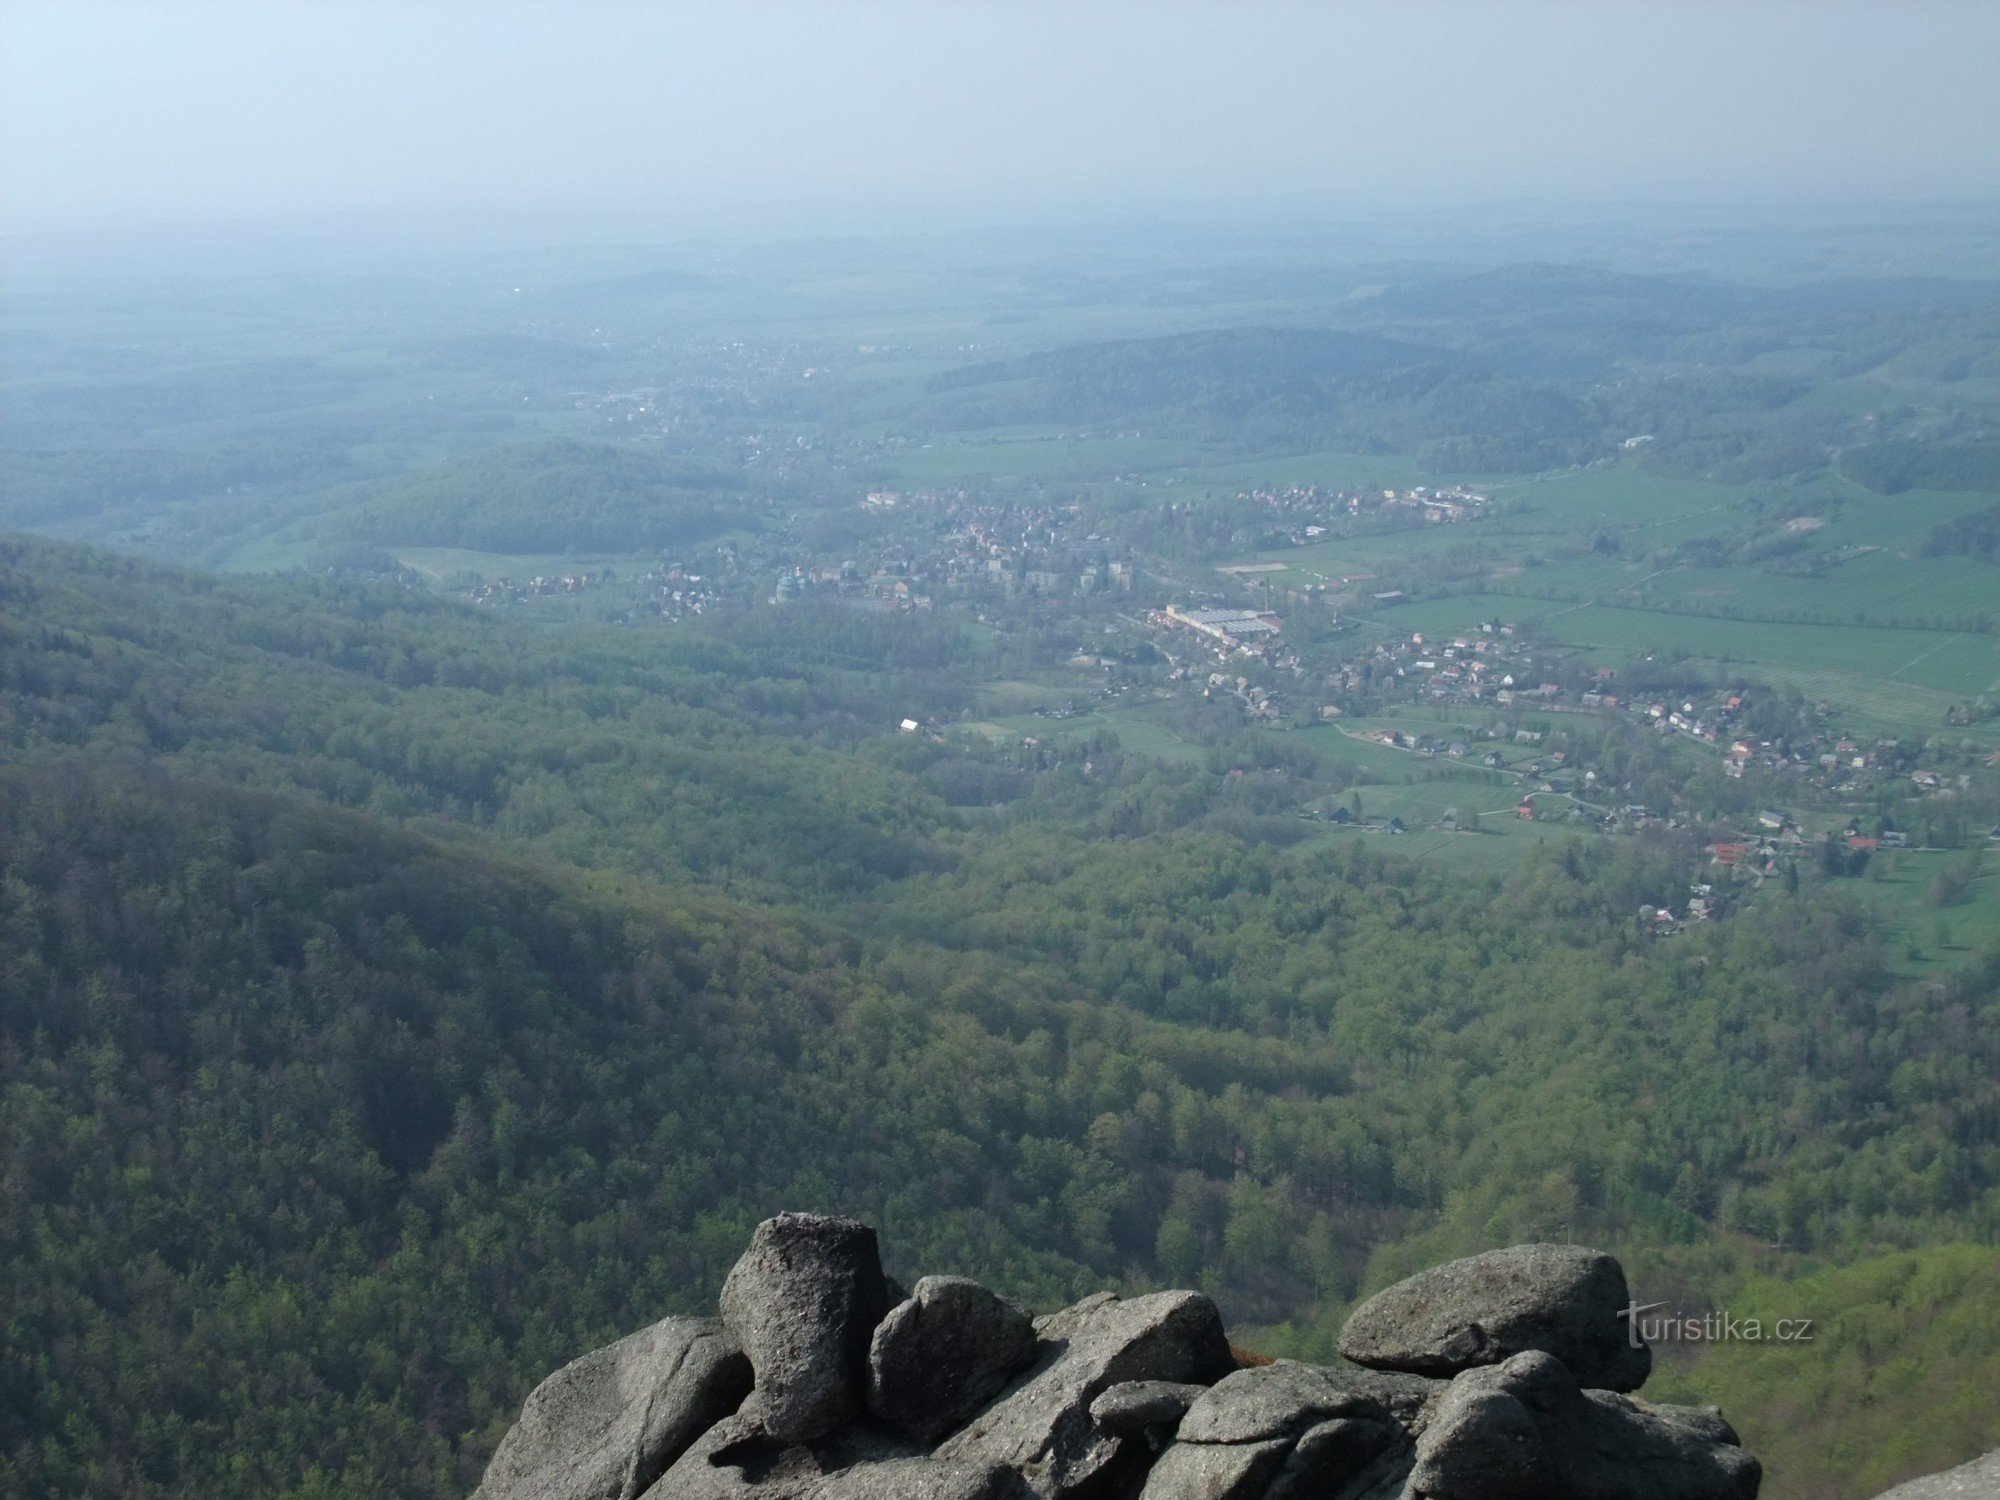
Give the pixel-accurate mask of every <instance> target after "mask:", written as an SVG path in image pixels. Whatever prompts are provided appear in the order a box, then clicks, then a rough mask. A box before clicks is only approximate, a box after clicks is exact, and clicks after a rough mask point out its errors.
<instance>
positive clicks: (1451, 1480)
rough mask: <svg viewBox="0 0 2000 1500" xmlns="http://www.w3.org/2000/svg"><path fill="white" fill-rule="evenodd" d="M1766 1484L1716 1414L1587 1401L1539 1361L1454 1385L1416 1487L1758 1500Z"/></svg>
mask: <svg viewBox="0 0 2000 1500" xmlns="http://www.w3.org/2000/svg"><path fill="white" fill-rule="evenodd" d="M1761 1474H1762V1471H1761V1469H1760V1467H1759V1466H1758V1463H1757V1460H1756V1459H1754V1458H1752V1457H1751V1456H1750V1455H1749V1454H1747V1453H1745V1452H1744V1451H1743V1450H1742V1449H1741V1448H1739V1447H1738V1446H1736V1434H1735V1433H1734V1432H1733V1431H1732V1430H1731V1429H1730V1427H1729V1424H1728V1423H1727V1422H1725V1421H1723V1420H1722V1417H1721V1414H1720V1413H1718V1412H1716V1411H1715V1410H1714V1409H1713V1408H1712V1407H1685V1406H1655V1405H1652V1404H1650V1403H1647V1402H1644V1401H1638V1400H1635V1399H1633V1398H1632V1397H1630V1396H1623V1395H1618V1394H1615V1393H1613V1392H1610V1391H1586V1390H1584V1389H1582V1388H1581V1387H1580V1386H1579V1385H1578V1384H1577V1382H1576V1377H1575V1376H1573V1375H1572V1374H1571V1373H1570V1372H1569V1371H1568V1370H1567V1369H1565V1368H1564V1366H1563V1364H1562V1362H1561V1361H1560V1360H1558V1359H1556V1358H1555V1357H1554V1356H1553V1355H1550V1354H1546V1353H1543V1352H1541V1351H1539V1350H1537V1351H1533V1352H1530V1353H1527V1354H1517V1355H1515V1356H1513V1357H1512V1358H1511V1359H1508V1360H1506V1361H1505V1362H1504V1363H1502V1364H1499V1365H1493V1366H1485V1367H1481V1368H1479V1369H1473V1370H1467V1371H1465V1372H1464V1373H1463V1374H1461V1375H1459V1376H1458V1377H1457V1378H1456V1379H1454V1380H1453V1381H1452V1383H1451V1388H1450V1389H1449V1390H1448V1391H1446V1392H1445V1394H1444V1395H1443V1396H1442V1397H1441V1398H1440V1399H1439V1401H1438V1403H1437V1404H1436V1406H1435V1407H1434V1408H1433V1410H1432V1412H1431V1414H1430V1419H1429V1422H1428V1423H1427V1425H1426V1426H1425V1429H1424V1433H1423V1435H1422V1437H1420V1438H1419V1439H1418V1441H1417V1462H1416V1467H1415V1469H1414V1470H1413V1471H1412V1472H1411V1474H1410V1481H1409V1482H1410V1489H1411V1490H1412V1491H1414V1492H1415V1493H1416V1494H1419V1495H1424V1496H1427V1497H1436V1500H1546V1497H1549V1496H1557V1495H1561V1496H1578V1497H1587V1500H1754V1497H1755V1496H1756V1494H1757V1486H1758V1482H1759V1480H1760V1478H1761Z"/></svg>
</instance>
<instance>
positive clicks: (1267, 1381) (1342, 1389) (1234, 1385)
mask: <svg viewBox="0 0 2000 1500" xmlns="http://www.w3.org/2000/svg"><path fill="white" fill-rule="evenodd" d="M1341 1416H1366V1417H1378V1418H1386V1417H1387V1416H1388V1413H1387V1412H1386V1411H1385V1410H1384V1409H1383V1407H1382V1405H1381V1403H1380V1402H1378V1401H1376V1400H1374V1399H1373V1398H1372V1397H1370V1396H1368V1395H1365V1394H1363V1393H1362V1392H1360V1391H1357V1390H1355V1389H1353V1388H1352V1387H1350V1386H1348V1385H1347V1384H1345V1383H1344V1382H1342V1381H1341V1379H1340V1378H1339V1375H1338V1374H1337V1373H1336V1372H1334V1371H1330V1370H1325V1369H1322V1368H1320V1367H1319V1366H1317V1365H1302V1364H1298V1363H1296V1362H1294V1361H1292V1360H1288V1359H1281V1360H1278V1361H1277V1362H1276V1363H1274V1364H1268V1365H1261V1366H1259V1367H1258V1368H1256V1369H1253V1370H1238V1371H1237V1372H1236V1373H1235V1374H1233V1375H1227V1376H1224V1377H1223V1378H1222V1379H1221V1380H1219V1381H1217V1382H1216V1383H1215V1384H1214V1385H1212V1386H1210V1387H1209V1388H1208V1389H1207V1390H1206V1391H1204V1392H1203V1393H1202V1394H1201V1396H1200V1397H1198V1398H1197V1399H1196V1401H1195V1403H1194V1405H1192V1406H1191V1407H1189V1408H1188V1414H1187V1416H1186V1417H1185V1418H1183V1419H1182V1421H1181V1426H1180V1440H1181V1441H1182V1442H1183V1443H1254V1442H1260V1441H1262V1440H1264V1439H1266V1438H1277V1437H1282V1438H1296V1437H1297V1436H1298V1435H1299V1434H1300V1433H1302V1432H1304V1431H1305V1430H1306V1429H1307V1428H1308V1427H1311V1426H1313V1425H1315V1424H1316V1423H1319V1422H1324V1421H1326V1420H1327V1419H1328V1418H1330V1417H1341Z"/></svg>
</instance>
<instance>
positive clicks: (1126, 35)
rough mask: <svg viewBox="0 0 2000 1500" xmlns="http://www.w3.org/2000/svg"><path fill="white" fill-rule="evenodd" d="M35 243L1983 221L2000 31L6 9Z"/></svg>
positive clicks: (601, 2) (983, 8) (1991, 164)
mask: <svg viewBox="0 0 2000 1500" xmlns="http://www.w3.org/2000/svg"><path fill="white" fill-rule="evenodd" d="M0 17H4V19H3V20H0V42H4V59H0V69H4V71H3V72H0V101H4V102H0V125H4V131H5V136H4V146H0V151H4V156H0V170H4V178H0V182H4V189H0V192H4V197H0V214H3V219H0V221H4V223H5V224H6V226H7V227H8V228H9V229H11V230H15V231H20V230H32V229H41V228H55V227H68V226H88V225H97V224H133V223H145V222H150V221H156V220H185V219H205V218H216V217H238V216H246V215H258V216H261V215H269V214H278V213H295V212H300V211H321V210H337V211H347V210H378V209H390V210H401V209H406V208H410V207H416V206H423V207H428V208H434V209H447V210H455V209H460V208H487V209H492V208H500V209H520V208H536V209H540V208H561V207H563V206H565V205H572V204H573V205H579V206H581V205H586V204H589V205H605V204H627V205H632V204H662V203H670V202H674V201H680V200H689V199H716V198H723V199H733V200H739V201H765V200H775V201H785V200H798V201H803V200H830V201H839V200H846V201H850V202H851V201H883V202H888V201H896V202H902V203H930V204H941V205H946V206H949V205H952V204H958V203H963V204H977V203H1003V204H1007V205H1011V206H1015V207H1019V208H1023V209H1026V210H1028V211H1036V212H1061V211H1064V210H1067V209H1073V208H1076V207H1079V206H1084V205H1092V204H1095V205H1105V204H1117V203H1125V202H1131V203H1135V204H1143V205H1148V206H1153V207H1160V206H1166V207H1171V208H1173V209H1175V210H1196V211H1198V210H1199V209H1200V208H1201V207H1202V206H1204V205H1205V204H1213V203H1215V202H1217V201H1218V200H1219V199H1224V198H1227V199H1228V200H1231V201H1235V202H1240V203H1245V204H1252V203H1262V204H1268V205H1271V206H1281V205H1283V204H1285V203H1287V202H1294V203H1297V204H1300V205H1303V206H1309V207H1312V208H1316V209H1317V208H1325V207H1334V206H1338V205H1339V204H1341V203H1351V202H1364V201H1365V202H1382V201H1391V202H1394V201H1406V202H1411V201H1413V202H1419V203H1431V204H1435V203H1438V202H1440V201H1445V202H1450V201H1477V200H1484V199H1494V198H1502V197H1522V196H1528V197H1536V198H1549V199H1557V200H1571V201H1576V200H1591V199H1604V198H1618V199H1644V198H1751V199H1764V198H1773V197H1775V198H1803V199H1813V198H1819V199H1824V198H1828V197H1845V196H1859V197H1870V198H1883V197H1890V198H1905V199H1907V198H1915V197H1932V196H1936V197H1953V196H1980V197H1991V196H1995V195H2000V87H1996V79H2000V4H1994V3H1991V0H1979V3H1972V0H1967V3H1923V0H1877V3H1870V4H1853V3H1840V0H1814V3H1807V4H1775V3H1757V0H1730V3H1726V4H1725V3H1714V4H1707V3H1699V0H1673V3H1660V4H1654V3H1643V4H1642V3H1636V0H1594V3H1588V4H1554V3H1535V0H1488V3H1478V4H1471V3H1442V0H1440V3H1430V0H1402V3H1397V4H1343V3H1337V0H1325V3H1320V4H1312V5H1299V4H1282V3H1255V0H1249V3H1243V0H1239V3H1232V4H1174V3H1154V4H1144V5H1140V4H1124V3H1091V0H1070V3H1066V4H1061V5H1046V4H1025V3H1023V4H971V3H952V0H932V3H929V4H922V5H916V4H911V5H901V4H883V3H867V0H822V3H818V4H810V5H807V4H778V3H754V0H749V3H737V4H730V5H720V4H673V3H665V0H662V3H654V4H637V3H618V0H561V3H557V0H547V3H540V4H509V3H499V0H477V3H475V0H339V3H310V0H137V3H104V0H53V3H52V0H0Z"/></svg>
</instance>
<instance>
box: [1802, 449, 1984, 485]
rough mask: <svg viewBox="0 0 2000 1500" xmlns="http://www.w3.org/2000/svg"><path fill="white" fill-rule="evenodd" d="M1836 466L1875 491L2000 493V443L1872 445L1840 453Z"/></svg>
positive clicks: (1857, 481) (1849, 476)
mask: <svg viewBox="0 0 2000 1500" xmlns="http://www.w3.org/2000/svg"><path fill="white" fill-rule="evenodd" d="M1840 467H1841V470H1842V472H1844V473H1845V474H1846V475H1847V476H1848V478H1850V479H1852V480H1854V481H1855V482H1856V483H1859V484H1864V485H1866V486H1867V487H1868V488H1869V489H1871V490H1873V491H1875V493H1877V494H1878V495H1900V494H1901V493H1903V491H1905V490H1918V489H1929V490H1979V491H1984V492H1987V493H1989V494H1990V493H1994V492H2000V444H1992V443H1987V444H1960V445H1952V444H1942V443H1916V442H1903V443H1875V444H1873V445H1871V446H1869V447H1866V448H1856V449H1854V450H1852V451H1851V452H1848V453H1843V454H1842V455H1841V457H1840Z"/></svg>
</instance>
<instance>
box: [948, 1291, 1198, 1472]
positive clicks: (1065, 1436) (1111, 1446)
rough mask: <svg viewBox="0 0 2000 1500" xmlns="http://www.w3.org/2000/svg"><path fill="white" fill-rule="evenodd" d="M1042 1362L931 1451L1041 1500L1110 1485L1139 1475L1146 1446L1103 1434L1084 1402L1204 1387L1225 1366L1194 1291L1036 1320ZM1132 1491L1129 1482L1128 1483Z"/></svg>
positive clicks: (1094, 1305)
mask: <svg viewBox="0 0 2000 1500" xmlns="http://www.w3.org/2000/svg"><path fill="white" fill-rule="evenodd" d="M1036 1329H1037V1332H1038V1333H1039V1334H1040V1336H1041V1346H1040V1356H1039V1358H1038V1359H1037V1360H1036V1362H1035V1364H1034V1365H1033V1367H1031V1368H1030V1369H1029V1370H1028V1371H1027V1372H1026V1374H1024V1375H1023V1376H1022V1377H1021V1378H1020V1379H1019V1380H1018V1381H1016V1382H1015V1384H1014V1386H1013V1388H1012V1389H1011V1390H1009V1391H1008V1392H1007V1393H1006V1394H1005V1395H1003V1396H1001V1397H1000V1398H999V1399H998V1400H997V1401H995V1402H994V1403H993V1404H992V1405H991V1406H988V1407H987V1408H986V1409H985V1410H984V1411H983V1412H981V1413H980V1414H979V1415H978V1416H977V1417H975V1418H974V1419H973V1420H972V1421H971V1422H970V1423H968V1424H967V1425H966V1426H965V1427H964V1428H963V1429H962V1430H961V1431H959V1432H958V1433H957V1434H956V1435H955V1436H953V1437H951V1438H948V1439H947V1440H946V1441H945V1442H944V1444H943V1445H942V1446H941V1447H939V1449H938V1450H937V1455H936V1456H937V1457H938V1458H941V1459H948V1460H955V1461H959V1462H964V1463H974V1464H985V1463H992V1464H1002V1465H1005V1466H1006V1467H1008V1468H1011V1469H1014V1470H1015V1471H1017V1472H1018V1473H1020V1474H1021V1475H1022V1476H1023V1477H1024V1478H1025V1479H1026V1480H1027V1482H1028V1486H1029V1488H1030V1489H1031V1490H1032V1491H1033V1492H1034V1493H1035V1494H1036V1495H1038V1496H1041V1497H1043V1500H1055V1497H1068V1496H1073V1495H1077V1494H1080V1493H1082V1492H1084V1491H1086V1490H1088V1489H1090V1488H1091V1487H1092V1486H1095V1485H1105V1486H1107V1487H1108V1486H1111V1485H1112V1484H1113V1483H1114V1481H1117V1480H1119V1479H1121V1478H1122V1477H1123V1476H1124V1475H1126V1473H1127V1472H1128V1471H1129V1474H1130V1477H1131V1478H1132V1479H1133V1480H1136V1479H1137V1477H1138V1473H1139V1472H1140V1471H1141V1470H1142V1469H1143V1467H1144V1463H1145V1459H1146V1457H1147V1455H1146V1452H1145V1445H1144V1444H1142V1443H1137V1442H1135V1441H1133V1440H1132V1439H1129V1438H1120V1437H1116V1436H1114V1435H1112V1434H1111V1433H1108V1432H1105V1431H1103V1430H1102V1429H1100V1428H1099V1427H1098V1426H1097V1425H1096V1424H1095V1423H1094V1422H1092V1421H1091V1419H1090V1405H1091V1403H1092V1402H1093V1401H1094V1400H1095V1399H1096V1398H1097V1397H1098V1396H1099V1395H1100V1394H1101V1393H1102V1392H1103V1391H1104V1390H1105V1389H1106V1388H1107V1387H1110V1386H1113V1385H1117V1384H1119V1383H1121V1382H1124V1381H1131V1380H1164V1381H1173V1382H1179V1383H1192V1384H1206V1383H1207V1382H1209V1381H1211V1380H1214V1379H1215V1378H1216V1377H1217V1376H1219V1375H1221V1374H1222V1373H1223V1372H1224V1371H1226V1370H1227V1369H1228V1368H1229V1366H1230V1359H1229V1342H1228V1340H1227V1339H1226V1338H1224V1337H1223V1333H1222V1319H1221V1317H1220V1316H1219V1315H1218V1314H1217V1313H1216V1310H1215V1304H1214V1303H1212V1302H1210V1301H1209V1300H1208V1298H1206V1297H1204V1296H1202V1295H1201V1294H1199V1293H1198V1292H1159V1293H1156V1294H1154V1295H1153V1296H1150V1297H1134V1298H1132V1299H1131V1300H1129V1301H1121V1300H1120V1299H1118V1298H1116V1297H1110V1296H1100V1297H1092V1298H1090V1299H1088V1300H1087V1301H1084V1302H1080V1303H1078V1304H1077V1305H1076V1306H1075V1307H1071V1308H1066V1309H1064V1310H1063V1311H1062V1312H1060V1313H1056V1314H1054V1315H1052V1316H1050V1317H1047V1318H1043V1319H1041V1320H1040V1321H1039V1322H1038V1323H1037V1324H1036ZM1134 1487H1135V1488H1136V1484H1135V1485H1134Z"/></svg>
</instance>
